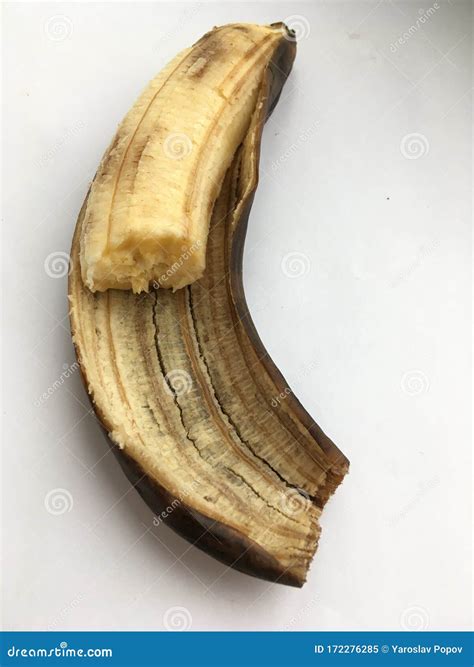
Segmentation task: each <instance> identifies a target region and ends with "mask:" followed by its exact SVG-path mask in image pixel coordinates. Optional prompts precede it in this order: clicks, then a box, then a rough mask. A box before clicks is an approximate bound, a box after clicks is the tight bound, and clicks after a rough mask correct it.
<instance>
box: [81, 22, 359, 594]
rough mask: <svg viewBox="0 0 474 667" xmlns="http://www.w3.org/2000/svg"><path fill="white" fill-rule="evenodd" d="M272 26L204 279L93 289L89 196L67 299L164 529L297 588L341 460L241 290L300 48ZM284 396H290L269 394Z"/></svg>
mask: <svg viewBox="0 0 474 667" xmlns="http://www.w3.org/2000/svg"><path fill="white" fill-rule="evenodd" d="M273 28H274V29H276V28H275V26H273ZM219 30H220V32H221V34H223V33H224V34H225V31H224V30H223V29H219ZM278 30H279V31H280V37H279V38H278V39H277V40H275V39H273V38H272V39H273V41H272V44H273V47H272V49H271V51H270V52H268V54H267V56H266V57H267V62H266V65H265V67H264V69H263V70H262V74H261V77H260V79H259V82H258V91H257V95H256V98H255V103H254V105H253V107H252V109H251V113H250V117H249V121H248V124H247V129H246V132H245V135H244V137H243V140H242V142H241V143H240V145H239V147H238V148H237V150H236V152H235V154H234V155H233V157H232V160H231V165H230V167H229V169H228V171H227V173H226V175H225V178H224V181H223V182H222V184H221V185H220V188H219V190H220V192H219V195H218V197H217V200H216V202H215V205H214V207H213V210H212V216H211V220H210V224H209V231H208V234H207V237H206V248H205V259H206V270H205V272H204V274H203V276H202V278H201V279H200V280H198V281H195V282H193V283H192V284H190V285H188V286H186V287H184V288H183V289H180V290H178V291H177V292H174V293H173V292H172V291H171V290H167V289H158V290H156V291H152V292H150V293H144V294H133V293H132V292H131V291H130V290H108V291H106V292H100V291H96V292H92V291H90V290H89V289H88V288H87V287H86V286H85V284H84V282H83V279H82V277H81V272H80V252H81V247H80V246H81V237H82V233H83V226H84V224H86V218H87V215H88V214H89V215H91V214H93V213H94V210H92V211H91V210H90V207H89V204H88V199H89V198H90V197H91V194H90V193H89V195H88V198H87V199H86V202H85V203H84V205H83V208H82V211H81V214H80V216H79V220H78V223H77V226H76V231H75V234H74V239H73V244H72V251H71V258H72V269H71V273H70V278H69V299H70V317H71V329H72V334H73V340H74V344H75V347H76V352H77V357H78V360H79V362H80V365H81V369H82V373H83V377H84V381H85V383H86V386H87V389H88V392H89V395H90V397H91V400H92V402H93V406H94V409H95V411H96V413H97V415H98V417H99V419H100V421H101V422H102V424H103V427H104V429H105V431H106V433H107V434H108V438H109V442H110V444H111V446H112V448H113V451H114V452H115V454H116V455H117V457H118V459H119V461H120V463H121V465H122V467H123V469H124V471H125V472H126V474H127V475H128V477H129V479H130V480H131V482H132V484H134V486H135V487H136V488H137V490H138V492H139V493H140V494H141V495H142V496H143V498H144V499H145V501H146V502H147V503H148V505H149V506H150V507H151V508H152V510H153V511H154V512H155V514H156V515H160V514H161V513H162V512H163V510H165V509H166V507H172V508H173V510H172V511H171V512H169V513H167V517H166V519H165V520H166V522H167V523H168V524H169V525H170V526H171V527H173V528H174V529H175V530H176V531H177V532H178V533H180V534H181V535H182V536H184V537H185V538H186V539H188V540H189V541H190V542H192V543H194V544H195V545H196V546H197V547H199V548H201V549H203V550H204V551H206V552H207V553H209V554H210V555H212V556H214V557H215V558H217V559H219V560H221V561H222V562H224V563H226V564H228V565H229V566H231V567H233V568H235V569H237V570H240V571H242V572H246V573H247V574H250V575H253V576H256V577H260V578H262V579H267V580H270V581H275V582H280V583H284V584H288V585H292V586H301V585H302V584H303V583H304V581H305V579H306V573H307V570H308V567H309V565H310V562H311V559H312V557H313V555H314V552H315V550H316V547H317V543H318V539H319V534H320V526H319V517H320V514H321V510H322V508H323V506H324V504H325V503H326V501H327V499H328V498H329V496H330V495H331V494H332V493H333V492H334V490H335V489H336V488H337V486H338V485H339V483H340V482H341V481H342V479H343V477H344V475H345V474H346V472H347V470H348V461H347V459H346V458H345V457H344V455H343V454H342V453H341V452H340V451H339V450H338V449H337V447H336V446H335V445H334V444H333V443H332V442H331V440H330V439H329V438H327V436H325V435H324V434H323V433H322V431H321V430H320V429H319V427H318V426H317V425H316V424H315V422H314V420H313V419H312V418H311V417H310V415H309V414H308V413H307V412H306V411H305V410H304V408H303V407H302V406H301V404H300V403H299V402H298V401H297V399H296V398H295V397H294V395H293V394H292V393H291V392H289V393H288V392H286V391H285V390H286V389H287V383H286V381H285V380H284V378H283V377H282V375H281V374H280V373H279V371H278V369H277V368H276V367H275V365H274V364H273V362H272V360H271V359H270V357H269V355H268V353H267V352H266V350H265V348H264V346H263V344H262V342H261V341H260V338H259V336H258V334H257V332H256V330H255V327H254V325H253V323H252V320H251V317H250V314H249V311H248V308H247V304H246V301H245V295H244V291H243V285H242V251H243V246H244V240H245V232H246V227H247V220H248V215H249V212H250V207H251V203H252V199H253V196H254V193H255V189H256V186H257V180H258V161H259V153H260V140H261V135H262V129H263V124H264V122H265V119H266V117H267V116H268V115H269V113H270V112H271V110H272V109H273V106H274V105H275V104H276V102H277V100H278V97H279V94H280V92H281V89H282V87H283V84H284V82H285V80H286V78H287V76H288V74H289V72H290V70H291V66H292V63H293V59H294V56H295V43H294V41H292V40H288V39H286V38H285V28H284V27H283V26H281V25H278ZM248 31H249V28H248V27H245V26H242V27H240V26H238V27H237V28H236V32H241V33H242V34H243V35H246V34H248ZM211 34H212V33H211ZM214 37H215V35H214ZM203 39H204V38H203ZM201 43H202V40H201ZM198 63H199V58H197V59H195V60H194V65H193V66H195V67H199V65H198ZM199 80H200V79H199ZM195 85H199V83H198V82H196V84H195ZM114 150H115V149H114ZM133 150H135V149H132V152H133ZM105 163H108V158H107V156H106V158H105ZM103 164H104V162H103ZM108 164H109V166H108V168H111V167H110V165H111V163H108ZM116 168H119V167H117V165H116ZM190 185H191V187H194V185H195V184H190ZM89 203H90V201H89ZM207 204H209V202H207ZM88 211H89V213H88ZM82 238H83V237H82ZM280 394H282V395H284V396H285V398H284V400H281V401H275V400H273V399H274V397H275V396H279V395H280Z"/></svg>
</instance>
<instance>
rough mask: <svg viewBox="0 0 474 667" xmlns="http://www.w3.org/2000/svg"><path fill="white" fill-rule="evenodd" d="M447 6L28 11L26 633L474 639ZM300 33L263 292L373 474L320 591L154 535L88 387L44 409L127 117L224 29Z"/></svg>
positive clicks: (465, 169) (274, 125)
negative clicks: (416, 634) (433, 632)
mask: <svg viewBox="0 0 474 667" xmlns="http://www.w3.org/2000/svg"><path fill="white" fill-rule="evenodd" d="M435 5H436V8H435V12H434V13H433V12H432V16H431V17H430V18H429V19H428V20H426V21H425V22H424V23H423V24H421V22H420V21H418V22H417V19H419V17H420V16H422V15H423V13H424V12H426V11H427V10H428V9H429V7H430V6H433V5H432V3H431V2H430V4H428V3H419V2H408V3H406V2H405V3H400V2H397V1H396V0H394V1H393V2H390V1H386V0H383V1H381V2H379V1H377V2H345V3H340V2H331V3H324V4H323V3H319V2H311V3H310V2H308V3H302V2H294V3H290V2H282V3H277V2H260V3H249V4H246V3H240V4H239V3H232V2H227V3H222V4H220V5H218V4H214V3H211V4H207V3H197V4H189V5H184V4H181V3H179V2H174V3H172V4H161V3H133V4H132V3H114V2H110V3H84V2H79V3H73V4H69V3H34V4H29V3H6V4H5V5H4V17H3V30H4V46H3V49H4V51H3V55H4V72H5V84H4V91H3V99H4V103H3V108H4V123H5V126H4V152H5V161H4V165H5V169H4V222H3V228H4V241H3V249H4V261H3V281H4V306H5V310H4V318H5V320H4V322H5V324H4V373H3V377H4V430H5V434H4V446H3V468H4V481H3V501H4V502H3V504H4V522H3V549H4V568H5V569H4V576H3V583H4V593H3V597H4V611H5V613H4V625H5V627H6V628H7V629H25V630H29V629H46V628H51V629H76V630H79V629H93V630H98V629H112V630H116V629H147V630H153V629H156V630H160V629H163V628H164V627H165V625H166V623H165V620H164V619H166V618H169V614H168V616H167V612H168V610H169V609H170V608H172V607H176V606H177V607H182V608H183V610H181V612H180V614H181V616H180V615H179V614H178V616H177V617H176V618H177V624H178V625H179V623H178V621H179V620H180V618H181V619H184V620H183V626H184V627H192V628H193V629H194V630H201V629H229V630H240V629H249V630H259V629H270V630H278V629H284V628H288V629H330V630H339V629H400V628H416V629H422V628H427V629H441V628H443V629H467V628H468V627H469V621H470V611H469V609H470V569H469V566H470V538H471V529H470V489H471V486H470V345H469V341H470V308H471V303H470V281H469V270H470V214H471V208H470V184H471V177H472V171H471V162H470V142H471V137H470V133H471V120H470V112H471V101H470V90H471V87H472V80H471V70H470V52H471V47H472V39H471V23H470V21H471V19H470V4H469V3H467V2H466V3H464V4H463V3H462V2H457V1H456V0H451V1H450V2H441V0H440V1H439V2H438V3H435ZM295 15H297V18H296V19H295V18H294V16H295ZM288 17H293V18H292V19H288V20H289V22H290V24H291V23H293V24H294V23H295V21H296V23H297V29H298V30H299V31H300V36H301V41H300V44H299V46H298V56H297V60H296V63H295V68H294V72H293V74H292V75H291V78H290V80H289V81H288V83H287V86H286V88H285V90H284V93H283V97H282V100H281V102H280V104H279V106H278V107H277V109H276V111H275V113H274V116H273V118H272V119H271V120H270V121H269V123H268V126H267V128H266V130H265V135H264V141H263V156H262V170H261V182H260V186H259V190H258V194H257V197H256V201H255V205H254V208H253V212H252V214H251V219H250V226H249V233H248V239H247V245H246V252H245V284H246V291H247V295H248V300H249V304H250V307H251V311H252V313H253V315H254V319H255V322H256V325H257V328H258V330H259V333H260V334H261V337H262V339H263V341H264V343H265V344H266V346H267V348H268V350H269V352H270V354H271V356H272V357H273V359H274V360H275V362H276V363H277V365H278V366H279V367H280V369H281V370H282V371H283V373H284V375H285V376H286V378H287V380H288V381H289V383H290V386H293V387H294V389H295V392H296V394H297V395H298V396H299V397H300V399H301V400H302V402H303V403H304V405H305V406H306V408H307V409H308V411H309V412H310V413H311V414H312V415H313V416H314V417H315V418H316V420H317V421H318V422H319V423H320V425H321V426H322V427H323V429H324V430H325V431H326V432H327V433H328V434H329V435H330V436H331V437H332V438H333V439H334V441H335V442H336V443H337V444H338V445H339V447H340V448H341V449H342V450H343V451H344V452H345V453H346V454H347V456H348V457H349V458H350V460H351V463H352V466H351V472H350V475H349V476H348V477H347V478H346V480H345V482H344V484H343V485H342V486H341V487H340V488H339V490H338V492H337V493H336V495H335V496H334V497H333V498H332V499H331V501H330V503H329V504H328V506H327V508H326V510H325V512H324V514H323V519H322V525H323V534H322V538H321V542H320V548H319V552H318V553H317V556H316V558H315V561H314V563H313V566H312V568H311V571H310V575H309V579H308V582H307V584H306V585H305V587H304V588H303V589H302V590H297V589H290V588H286V587H283V586H281V585H271V584H268V583H265V582H262V581H258V580H256V579H252V578H249V577H246V576H245V575H242V574H239V573H237V572H234V571H232V570H228V569H226V568H225V567H224V566H222V565H220V564H219V563H217V562H215V561H214V560H212V559H211V558H209V557H207V556H206V555H204V554H202V553H200V552H199V551H197V550H196V549H194V548H191V549H189V545H188V544H187V543H186V542H185V541H184V540H182V539H181V538H179V537H177V536H176V535H175V534H174V533H172V532H171V531H170V530H169V529H168V528H166V527H163V526H161V527H159V528H155V527H153V523H152V519H153V517H152V515H151V513H150V511H149V510H148V509H147V507H146V506H145V505H144V503H143V502H142V500H141V499H140V498H139V497H138V495H137V494H136V493H135V491H133V490H131V487H130V486H129V484H128V482H127V481H126V479H125V477H124V476H123V474H122V472H121V470H120V469H119V467H118V465H117V463H116V462H115V460H114V458H113V456H112V455H111V454H109V453H108V451H109V450H108V448H107V445H106V443H105V440H104V439H103V436H102V435H101V434H100V432H99V429H98V426H97V424H96V422H95V420H94V418H93V416H92V415H91V414H90V412H89V406H88V404H87V399H86V395H85V392H84V390H83V388H82V385H81V380H80V377H79V373H78V372H75V373H73V375H72V376H71V377H69V378H68V379H65V380H64V382H63V384H62V385H61V386H60V387H59V388H58V389H57V390H55V391H52V394H51V396H49V397H48V398H47V400H43V401H39V399H40V397H41V396H42V394H43V393H44V392H47V391H48V389H49V388H51V387H52V386H53V383H54V382H55V381H56V380H57V379H58V378H61V374H62V373H63V372H64V368H67V366H68V365H70V364H72V363H73V361H74V355H73V349H72V346H71V342H70V336H69V331H68V320H67V301H66V278H65V277H64V276H63V277H62V278H61V277H57V276H55V274H54V267H55V270H56V271H58V272H59V274H61V273H62V274H64V271H61V265H60V261H59V263H56V265H54V263H53V262H52V259H54V258H55V257H57V256H56V253H67V252H68V250H69V245H70V241H71V236H72V232H73V229H74V224H75V218H76V216H77V213H78V210H79V208H80V205H81V202H82V200H83V198H84V195H85V193H86V190H87V187H88V183H89V181H90V180H91V178H92V176H93V174H94V171H95V168H96V166H97V164H98V162H99V159H100V157H101V155H102V153H103V151H104V149H105V147H106V146H107V144H108V143H109V141H110V139H111V136H112V135H113V133H114V131H115V128H116V126H117V123H118V122H119V121H120V119H121V118H122V116H123V115H124V113H125V112H126V111H127V110H128V108H129V107H130V105H131V104H132V103H133V101H134V99H135V97H136V96H137V94H138V93H139V91H140V90H141V89H142V88H143V87H144V85H145V84H146V82H147V81H148V80H149V79H150V78H151V77H152V76H153V75H154V74H155V73H156V72H157V71H158V70H159V69H160V68H161V67H162V66H163V65H164V64H165V63H166V62H167V61H168V60H169V59H170V58H171V57H172V56H173V55H174V54H175V53H176V52H177V51H178V50H179V49H181V48H184V47H186V46H188V45H190V44H191V43H192V42H194V41H195V40H196V39H197V38H199V37H200V36H201V34H202V33H204V32H205V31H207V30H208V29H209V28H211V27H212V26H213V25H216V24H221V23H227V22H233V21H248V22H265V23H267V22H274V21H277V20H281V19H286V18H288ZM298 17H299V18H298ZM411 26H414V29H413V27H412V29H411V32H409V33H408V30H409V29H410V27H411ZM404 33H407V39H406V40H405V43H403V44H398V43H397V40H398V38H399V37H400V36H402V35H403V34H404ZM412 134H416V135H417V136H415V137H411V136H409V135H412ZM52 253H54V254H53V255H52V256H51V254H52ZM289 253H300V254H299V255H297V256H296V258H295V256H293V255H291V256H290V258H288V254H289ZM58 267H59V268H58ZM288 274H289V275H288ZM63 379H64V377H63ZM57 489H65V491H66V495H65V500H66V505H65V506H64V509H67V510H69V511H66V512H64V513H62V514H57V515H55V514H51V513H50V512H48V511H47V509H46V507H45V499H46V498H47V494H48V493H50V492H51V491H53V490H57ZM46 504H48V503H46ZM170 613H171V612H170ZM173 613H174V612H173ZM191 624H192V625H191Z"/></svg>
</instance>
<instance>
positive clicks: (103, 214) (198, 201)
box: [81, 24, 282, 292]
mask: <svg viewBox="0 0 474 667" xmlns="http://www.w3.org/2000/svg"><path fill="white" fill-rule="evenodd" d="M281 37H282V35H281V29H280V28H279V27H278V26H273V27H272V26H260V25H251V24H249V25H241V24H238V25H227V26H223V27H221V28H215V29H214V30H212V31H211V32H209V33H207V34H206V35H204V37H203V38H202V39H200V40H199V41H198V42H197V43H196V44H195V45H194V46H192V47H191V48H190V49H186V50H185V51H182V52H181V53H180V54H178V55H177V56H176V58H174V60H172V61H171V63H169V65H168V66H167V67H165V68H164V70H163V71H162V72H160V74H158V76H157V77H156V78H155V79H153V81H151V83H150V84H149V85H148V87H147V88H146V89H145V90H144V92H143V93H142V95H141V96H140V98H139V99H138V100H137V102H136V103H135V105H134V106H133V107H132V109H131V110H130V112H129V113H128V114H127V115H126V117H125V119H124V120H123V122H122V124H121V126H120V127H119V129H118V132H117V134H116V136H115V138H114V140H113V142H112V145H111V147H110V149H109V150H108V152H107V154H106V155H105V157H104V159H103V161H102V163H101V165H100V167H99V170H98V172H97V175H96V177H95V179H94V183H93V186H92V189H91V192H90V195H89V201H88V203H87V208H86V212H85V216H84V223H83V228H82V234H81V264H82V271H83V273H82V277H83V280H84V282H85V284H86V285H87V286H88V287H89V288H90V289H92V290H105V289H108V288H120V289H130V288H131V289H133V291H134V292H140V291H142V290H146V291H148V288H149V285H150V284H151V283H153V282H156V283H159V284H160V286H161V287H172V288H175V289H177V288H179V287H183V285H187V284H190V283H192V282H194V281H195V280H196V279H197V278H200V277H201V275H202V273H203V271H204V267H205V257H206V240H207V235H208V230H209V221H210V218H211V213H212V207H213V205H214V202H215V199H216V197H217V195H218V193H219V190H220V188H221V184H222V179H223V178H224V174H225V172H226V171H227V169H228V168H229V166H230V163H231V161H232V158H233V156H234V154H235V151H236V150H237V147H238V146H239V144H241V143H242V140H243V138H244V135H245V132H246V131H247V128H248V124H249V119H250V116H251V113H252V110H253V109H254V108H255V102H256V99H257V94H258V89H259V85H260V83H261V80H262V75H263V71H264V69H265V67H266V65H267V63H268V61H269V59H270V58H271V55H272V54H273V53H274V51H275V48H276V47H277V45H278V43H279V42H280V41H281ZM177 111H178V112H179V113H177ZM171 269H172V270H171Z"/></svg>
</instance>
